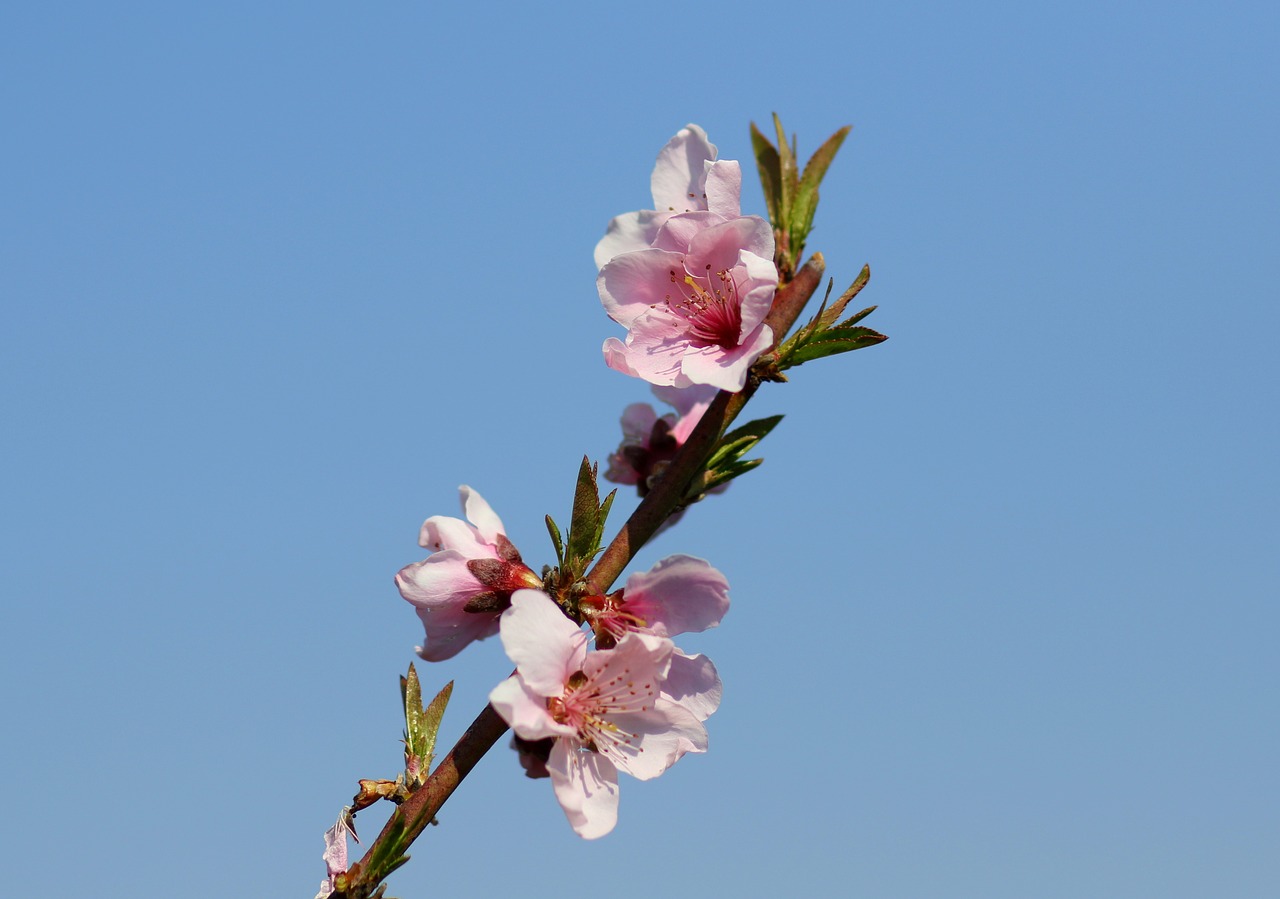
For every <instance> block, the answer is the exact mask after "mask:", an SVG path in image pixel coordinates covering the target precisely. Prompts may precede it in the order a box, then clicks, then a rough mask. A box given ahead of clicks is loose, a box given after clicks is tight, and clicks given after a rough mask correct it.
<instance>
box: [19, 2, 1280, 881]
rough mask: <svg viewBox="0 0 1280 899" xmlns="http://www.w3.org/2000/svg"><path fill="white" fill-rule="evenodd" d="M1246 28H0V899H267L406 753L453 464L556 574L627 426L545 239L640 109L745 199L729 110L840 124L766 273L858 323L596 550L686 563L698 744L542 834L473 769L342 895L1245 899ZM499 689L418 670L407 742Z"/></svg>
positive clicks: (1272, 289) (1252, 683)
mask: <svg viewBox="0 0 1280 899" xmlns="http://www.w3.org/2000/svg"><path fill="white" fill-rule="evenodd" d="M1278 39H1280V12H1277V7H1276V6H1275V4H1272V3H1220V4H1208V3H1205V4H1191V3H1174V4H1156V3H1150V4H1143V3H1118V4H1117V3H1092V2H1082V3H1072V4H1052V5H1051V4H1025V3H985V4H977V5H975V4H971V3H966V4H960V3H957V4H929V3H895V4H875V5H871V4H835V3H832V4H829V5H828V4H820V3H810V2H803V0H802V2H791V3H779V4H768V3H758V2H733V3H728V2H723V3H719V2H717V3H698V2H693V3H689V4H685V5H682V6H679V7H671V8H655V7H654V6H653V5H652V4H638V3H637V4H630V5H621V4H594V3H593V4H586V3H562V4H552V5H547V4H525V5H519V6H517V5H515V4H512V5H511V6H510V7H509V8H503V7H500V6H498V5H487V4H458V5H451V6H447V7H446V6H444V5H442V4H431V3H394V4H350V3H328V2H308V3H268V4H262V3H241V2H228V3H216V4H202V5H193V4H178V5H175V4H170V3H138V2H122V3H113V4H97V3H94V4H90V3H83V2H80V3H76V2H70V3H58V2H52V3H41V4H23V5H22V6H20V7H19V6H14V5H12V4H11V5H10V6H9V7H7V8H6V11H5V12H4V13H3V14H0V98H2V99H0V103H2V105H0V163H2V164H3V176H2V177H3V191H2V201H3V209H4V215H3V218H2V220H0V227H3V230H4V233H3V240H2V241H0V304H2V310H3V311H2V312H0V375H2V383H0V391H2V393H0V458H2V460H3V467H2V468H0V471H2V472H3V473H2V474H0V529H2V533H0V537H2V539H0V546H3V565H4V578H3V585H4V586H3V592H4V600H3V606H2V609H0V616H2V618H0V622H2V627H3V634H4V642H5V649H4V652H3V653H0V685H2V686H0V689H2V690H3V697H4V698H3V709H4V714H5V719H6V722H5V725H4V738H3V741H2V742H0V772H2V774H0V777H2V778H3V784H2V786H3V794H4V795H5V796H6V797H7V798H8V803H9V808H8V812H7V814H6V815H5V818H6V823H5V824H4V826H3V831H4V833H5V835H6V838H5V840H4V848H5V854H6V857H7V862H6V865H5V868H6V873H5V877H4V881H5V892H6V893H7V894H9V895H15V896H18V895H22V896H26V895H42V896H52V897H63V896H68V897H70V896H85V895H111V894H115V895H123V893H122V892H121V891H122V890H124V891H127V892H128V893H129V895H136V896H155V897H161V896H164V897H171V896H193V897H198V896H210V897H212V896H228V895H241V896H253V895H261V896H306V897H310V896H311V895H312V894H313V893H314V892H315V889H316V886H317V884H318V883H319V881H320V880H321V879H322V876H323V873H324V869H323V865H322V863H321V860H320V854H321V851H322V848H323V846H322V841H321V834H322V832H323V831H324V830H325V828H327V827H328V826H329V825H330V824H331V823H332V822H333V820H334V818H335V816H336V814H337V812H338V809H339V808H340V807H341V806H342V805H343V804H344V803H346V802H348V801H349V800H350V797H351V795H352V793H353V792H354V790H355V785H356V780H357V779H358V778H361V777H392V776H394V775H395V773H396V771H397V769H398V768H399V766H400V764H401V756H400V746H399V743H398V740H399V737H400V729H401V720H400V718H399V711H398V708H397V705H398V700H399V697H398V690H397V677H398V676H399V675H400V674H401V673H402V672H403V671H404V669H405V668H406V666H407V665H408V663H409V662H410V661H411V660H412V659H413V658H414V657H413V646H414V645H415V644H416V643H418V642H420V640H421V631H420V626H419V624H418V621H417V618H416V617H415V616H414V615H413V612H412V609H411V608H410V607H409V606H408V605H407V604H406V603H404V602H403V601H402V600H401V599H400V598H399V596H398V594H397V593H396V591H395V588H394V586H393V584H392V576H393V575H394V573H395V572H396V570H397V569H399V568H400V567H401V566H403V565H405V564H407V563H409V562H411V561H415V560H417V559H420V558H422V557H423V555H424V551H423V550H421V549H420V548H419V547H418V546H417V544H416V538H417V532H418V527H419V525H420V524H421V522H422V520H423V519H424V518H425V517H427V516H428V515H432V514H450V515H453V514H457V511H458V507H457V493H456V488H457V485H458V484H462V483H468V484H471V485H472V486H474V487H475V488H477V489H478V490H479V491H481V492H482V493H483V494H484V496H485V497H486V498H487V499H488V500H489V501H490V502H491V503H492V505H493V506H494V508H495V509H496V510H497V512H498V513H499V514H500V515H501V516H502V517H503V518H504V520H505V522H506V525H507V528H508V531H509V533H510V535H511V537H512V538H513V539H514V541H515V542H516V544H517V545H518V546H519V547H520V548H521V549H522V550H523V551H524V554H525V557H526V559H528V560H530V561H532V562H534V563H535V564H541V563H543V562H546V561H547V560H548V559H549V558H550V555H551V553H550V547H549V543H548V541H547V538H546V535H545V532H544V530H543V527H542V523H541V522H542V517H543V515H544V514H546V513H552V514H554V515H556V516H557V517H559V518H561V519H564V518H565V517H567V510H568V507H569V502H570V491H571V489H572V483H573V477H574V473H575V470H576V467H577V464H578V460H579V459H580V458H581V456H582V454H583V453H588V454H591V455H592V456H593V457H596V458H600V457H603V456H604V455H605V454H607V453H608V452H609V451H610V450H611V449H612V448H613V447H614V446H615V444H616V442H617V439H618V436H619V431H618V422H617V419H618V415H619V413H620V412H621V410H622V407H623V406H625V405H626V404H627V403H630V402H635V401H640V400H644V399H645V398H646V397H647V390H646V388H645V386H644V385H643V384H641V383H640V382H638V381H632V380H629V379H627V378H625V377H623V376H621V375H618V374H616V373H614V372H611V371H608V370H607V369H606V368H605V367H604V365H603V363H602V361H601V358H600V344H601V342H602V341H603V340H604V338H605V337H607V336H611V335H617V334H620V330H619V329H618V328H617V327H616V326H614V325H613V324H612V323H611V322H610V321H609V320H608V319H607V318H606V317H605V315H604V314H603V312H602V311H601V309H600V306H599V302H598V299H597V296H596V290H595V285H594V278H595V268H594V266H593V264H592V261H591V251H592V248H593V247H594V245H595V242H596V240H597V239H598V238H599V236H600V235H601V233H602V232H603V228H604V226H605V223H606V222H607V221H608V220H609V218H610V217H612V216H614V215H616V214H618V213H621V212H625V211H628V210H633V209H638V208H642V207H647V206H648V205H650V202H649V193H648V179H649V172H650V170H651V168H652V165H653V160H654V157H655V155H656V153H657V151H658V149H659V148H660V147H661V146H662V145H663V143H664V142H665V141H666V140H667V139H668V138H669V137H670V136H671V135H672V134H673V133H674V132H675V131H676V130H677V129H679V128H680V127H681V126H683V125H684V124H685V123H686V122H690V121H694V122H698V123H700V124H701V125H703V126H704V127H705V128H706V129H707V130H708V132H709V133H710V135H711V138H712V140H713V141H715V142H716V143H718V145H719V147H720V150H721V154H722V156H724V157H727V158H739V159H743V160H744V161H746V162H747V165H746V166H744V168H745V169H746V171H747V172H748V174H749V175H750V173H751V172H752V166H751V164H750V161H749V160H750V144H749V141H748V123H749V122H750V121H752V120H754V121H756V122H758V123H761V124H765V123H767V121H768V118H769V115H770V113H771V112H772V111H775V110H776V111H777V112H779V113H780V114H781V115H782V117H783V121H784V123H785V124H786V126H787V127H788V129H789V130H793V131H795V132H798V134H799V142H800V149H801V153H802V154H805V155H807V153H808V152H809V151H811V150H812V149H813V148H814V147H816V146H817V144H818V143H819V142H820V141H821V140H822V139H823V138H825V137H826V136H827V135H828V134H829V133H831V132H832V131H834V130H835V129H836V128H838V127H839V126H841V125H844V124H846V123H850V124H852V125H853V126H854V131H853V133H852V135H851V137H850V138H849V140H848V142H847V143H846V144H845V148H844V149H843V150H842V152H841V154H840V156H839V157H838V159H837V161H836V164H835V166H834V167H833V169H832V171H831V174H830V176H829V177H828V179H827V182H826V185H825V188H824V191H823V195H822V205H821V207H820V209H819V211H818V219H817V228H816V231H815V232H814V234H813V236H812V238H811V241H810V248H811V249H814V250H821V251H823V252H824V254H825V255H826V257H827V260H828V263H829V272H830V274H831V275H832V276H833V277H834V278H835V279H836V282H837V290H839V289H841V288H843V286H844V285H845V284H847V283H848V282H849V281H850V280H852V278H853V277H854V276H855V275H856V274H857V271H858V269H859V268H860V267H861V266H862V264H863V263H864V262H866V263H870V264H871V267H872V279H871V284H870V286H869V287H868V288H867V290H866V291H865V292H864V293H863V294H862V297H863V299H865V300H866V301H867V303H868V304H870V303H876V304H879V305H880V309H879V311H878V312H876V313H875V314H874V315H873V316H872V318H871V319H870V320H869V321H868V322H867V324H869V325H871V326H873V327H875V328H877V329H879V330H882V331H884V332H886V333H888V334H889V335H890V340H889V342H888V343H886V344H884V345H883V346H880V347H876V348H873V349H870V350H866V351H863V352H859V353H855V354H853V355H849V356H843V357H837V358H835V359H833V360H829V361H827V362H825V363H818V364H814V365H810V366H806V367H805V368H804V369H801V370H797V371H796V372H795V377H794V378H793V380H792V383H790V384H789V385H783V386H769V387H767V388H766V389H764V390H762V391H761V394H760V395H759V397H758V399H757V401H756V402H755V403H754V404H753V407H754V409H755V410H756V412H757V415H764V414H771V413H776V412H785V413H786V415H787V418H786V420H785V421H784V422H783V424H782V425H781V426H780V427H779V428H778V430H777V431H776V432H775V433H774V434H773V435H771V436H770V437H769V438H768V439H767V440H766V441H765V443H764V444H763V445H762V447H761V451H762V455H764V456H765V457H766V459H767V461H766V463H765V464H764V466H763V467H762V468H761V469H760V470H759V471H758V472H756V473H754V474H753V475H751V476H749V477H747V478H745V479H743V480H741V481H739V482H738V483H736V484H734V485H733V487H732V488H731V489H730V490H729V491H728V493H726V494H725V495H723V496H717V497H713V498H711V499H710V500H709V501H707V502H705V503H703V504H702V505H700V506H698V507H696V508H695V509H693V510H692V511H691V512H690V514H689V515H687V516H686V518H685V520H684V522H683V523H681V524H680V526H679V527H677V528H675V529H674V530H672V531H670V532H669V533H667V534H665V535H664V536H662V537H661V538H660V539H659V540H658V541H656V542H655V543H654V544H653V545H652V546H651V547H649V548H647V549H646V550H645V552H644V553H643V555H642V556H641V558H640V560H639V562H640V564H641V565H642V566H643V567H647V566H648V565H649V564H651V563H652V562H653V561H655V560H657V559H658V558H661V557H662V556H664V555H667V554H670V553H673V552H685V553H691V554H694V555H698V556H702V557H704V558H707V559H709V560H710V561H712V562H713V563H714V564H715V565H716V566H717V567H719V568H720V569H721V570H722V571H724V572H725V573H726V575H727V576H728V578H729V580H730V583H731V585H732V598H733V606H732V609H731V610H730V613H729V615H728V617H727V618H726V620H725V623H724V625H723V626H722V627H720V628H719V629H718V630H716V631H713V632H710V633H708V634H706V635H702V636H701V637H700V638H698V639H689V640H686V641H684V642H685V643H686V645H687V646H688V648H690V649H692V650H695V651H706V652H708V653H709V654H710V655H711V656H712V657H713V658H714V659H715V660H716V662H717V663H718V665H719V667H720V671H721V674H722V675H723V678H724V681H725V697H724V703H723V705H722V707H721V710H720V711H719V713H718V714H717V715H716V716H715V717H714V718H712V719H711V721H710V728H711V751H710V753H708V754H707V755H705V756H697V757H689V758H686V759H685V760H683V761H681V763H680V764H679V765H677V766H676V767H675V768H674V769H672V770H671V771H670V772H668V773H667V774H666V775H664V776H663V777H662V778H660V779H659V780H657V781H653V782H650V783H645V784H641V783H637V782H635V781H624V783H623V785H622V808H621V818H620V823H619V826H618V828H617V830H616V831H615V833H614V834H612V835H611V836H609V837H607V838H605V839H604V840H601V841H598V842H594V843H585V842H582V841H580V840H579V839H578V838H577V837H575V836H574V835H573V833H572V831H571V830H570V828H569V827H568V825H567V824H566V823H565V821H564V819H563V816H562V813H561V811H560V809H559V807H558V806H557V804H556V802H555V800H554V798H553V796H552V793H551V788H550V785H549V783H548V782H546V781H529V780H525V779H524V778H523V777H522V776H521V772H520V769H519V767H518V766H517V764H516V761H515V759H514V757H513V755H512V753H510V752H509V751H508V750H507V749H506V748H505V747H501V748H499V749H497V750H495V751H494V752H493V753H492V754H491V755H490V756H489V757H487V758H486V759H485V760H484V761H483V762H482V763H481V765H480V766H479V767H478V768H477V770H476V771H475V772H474V774H473V775H472V777H471V779H469V780H468V781H467V782H466V783H465V784H464V785H463V786H462V788H461V789H460V790H459V792H458V793H457V795H456V796H455V797H454V799H453V801H451V802H450V803H449V804H448V805H447V806H446V807H445V809H444V811H443V812H442V814H441V815H440V826H439V827H438V828H434V829H432V830H431V831H430V832H429V833H427V834H426V836H425V837H424V838H423V839H422V840H421V841H420V842H419V843H418V845H417V847H416V849H415V851H414V853H413V854H414V858H413V861H412V862H411V863H410V864H409V865H408V866H407V867H406V868H405V869H403V870H402V871H401V872H400V873H398V874H396V875H394V876H393V878H392V880H391V892H392V894H393V895H398V896H402V897H424V896H482V895H489V896H492V895H520V896H528V897H541V896H560V895H565V894H577V895H581V894H585V893H594V892H601V893H602V894H603V893H607V894H608V895H610V896H614V897H648V896H652V895H653V894H654V893H655V891H657V892H659V893H663V892H666V891H669V890H678V891H679V892H680V893H681V894H687V895H699V894H701V895H713V896H761V897H768V896H782V895H817V896H846V895H852V896H875V897H940V899H941V897H946V899H950V897H982V899H997V897H1028V896H1035V897H1064V899H1066V897H1072V899H1075V897H1081V896H1099V897H1111V896H1115V897H1162V899H1163V897H1202V896H1214V897H1259V896H1268V895H1280V852H1278V851H1277V850H1278V848H1280V801H1278V800H1280V765H1278V764H1277V759H1278V758H1280V701H1278V700H1277V687H1278V686H1280V658H1278V653H1277V638H1278V637H1280V611H1278V610H1277V593H1278V592H1280V591H1278V590H1277V583H1278V581H1280V577H1278V576H1280V474H1278V471H1277V459H1280V415H1278V409H1277V383H1278V378H1280V353H1278V352H1277V349H1276V340H1277V334H1278V333H1280V303H1278V302H1277V301H1278V300H1280V296H1278V291H1277V286H1276V285H1277V278H1276V260H1277V251H1278V249H1280V241H1278V240H1277V238H1278V236H1280V234H1278V232H1280V228H1278V227H1277V226H1278V224H1280V175H1278V170H1277V166H1276V152H1277V151H1276V147H1277V146H1278V145H1280V116H1277V112H1278V110H1280V103H1278V102H1277V101H1278V100H1280V65H1278V64H1277V62H1276V55H1275V53H1276V46H1277V41H1278ZM744 207H745V208H746V210H747V211H750V212H757V213H762V212H763V201H762V199H761V197H760V193H759V188H758V186H757V185H756V184H755V183H754V180H753V179H752V180H748V181H747V182H746V189H745V190H744ZM633 503H634V498H631V497H628V498H627V499H626V501H625V502H624V501H622V500H620V501H619V504H618V507H617V508H618V514H619V515H621V514H625V512H626V511H628V510H629V509H630V508H631V507H632V505H633ZM620 520H621V518H619V519H618V521H620ZM615 523H617V522H615ZM509 667H510V666H509V663H508V662H507V661H506V659H505V657H504V656H503V655H502V652H501V647H500V646H499V645H498V644H497V642H496V641H489V642H488V643H485V644H482V645H480V646H477V647H473V649H472V650H471V651H469V652H467V653H465V654H464V655H463V656H461V657H459V658H457V659H455V660H454V661H452V662H449V663H443V664H439V665H434V666H433V665H429V664H427V663H419V670H420V673H421V674H422V677H423V680H424V689H427V690H431V689H434V688H436V687H438V686H440V685H442V684H443V683H444V682H445V681H447V680H449V679H455V680H456V682H457V687H456V690H455V694H454V697H455V698H454V703H453V706H452V708H451V709H450V711H449V713H448V715H447V717H446V719H445V725H444V730H443V732H442V735H441V740H442V741H443V742H445V743H446V744H451V743H452V741H453V740H454V739H455V738H456V737H457V736H458V735H459V734H460V733H461V731H462V730H463V729H464V727H465V726H466V724H467V723H468V722H469V721H470V720H471V718H472V717H473V716H474V715H475V713H476V712H478V711H479V709H480V708H481V706H482V705H483V702H484V697H485V696H486V694H487V692H488V691H489V689H490V688H491V687H492V686H493V685H494V684H496V683H497V682H498V681H499V680H500V679H501V678H502V677H504V676H505V675H506V673H507V672H508V670H509ZM383 817H384V816H383V814H382V813H380V812H377V811H374V810H370V811H369V812H366V813H364V814H361V816H360V817H359V819H358V823H359V825H360V830H361V831H362V832H363V833H365V834H367V835H369V836H372V835H373V834H375V833H376V832H377V830H378V828H379V827H380V826H381V822H382V820H383Z"/></svg>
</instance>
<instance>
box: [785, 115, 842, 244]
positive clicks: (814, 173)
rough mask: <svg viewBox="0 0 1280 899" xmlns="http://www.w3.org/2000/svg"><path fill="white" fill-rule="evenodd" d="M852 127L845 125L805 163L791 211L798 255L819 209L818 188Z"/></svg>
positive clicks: (793, 235) (794, 241)
mask: <svg viewBox="0 0 1280 899" xmlns="http://www.w3.org/2000/svg"><path fill="white" fill-rule="evenodd" d="M851 128H852V126H850V125H845V126H844V127H843V128H841V129H840V130H839V131H837V132H836V133H835V134H833V135H831V136H830V137H828V138H827V139H826V141H824V142H823V144H822V146H820V147H819V148H818V149H817V150H816V151H815V152H814V154H813V155H812V156H810V157H809V161H808V162H807V163H805V167H804V175H803V176H802V177H801V178H800V182H799V184H798V186H797V188H796V196H795V205H794V206H793V207H792V209H791V219H790V221H789V223H788V224H789V225H790V226H791V234H792V241H793V246H795V248H796V253H797V255H798V254H799V251H800V248H801V247H802V246H803V244H804V239H805V237H807V236H808V234H809V231H810V230H811V229H812V228H813V215H814V213H815V212H816V211H817V209H818V186H819V185H820V184H821V183H822V179H823V177H825V176H826V174H827V168H828V167H829V166H830V165H831V160H833V159H834V158H835V155H836V152H837V151H838V150H839V149H840V145H841V144H843V143H844V139H845V137H847V136H848V134H849V131H850V130H851Z"/></svg>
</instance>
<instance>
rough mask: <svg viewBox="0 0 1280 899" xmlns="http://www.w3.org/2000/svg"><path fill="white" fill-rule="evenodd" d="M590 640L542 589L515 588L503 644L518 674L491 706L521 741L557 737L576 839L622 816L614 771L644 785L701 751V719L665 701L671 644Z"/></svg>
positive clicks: (559, 770)
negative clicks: (601, 645)
mask: <svg viewBox="0 0 1280 899" xmlns="http://www.w3.org/2000/svg"><path fill="white" fill-rule="evenodd" d="M587 642H588V637H587V635H586V634H585V633H584V632H583V631H582V630H581V629H580V628H579V627H578V626H577V625H575V624H574V623H573V622H572V621H570V620H569V619H568V618H567V617H565V615H564V614H563V613H562V612H561V611H560V609H559V608H558V607H557V606H556V605H555V603H553V602H552V601H551V599H550V598H549V597H548V596H547V595H546V594H545V593H542V592H541V591H537V590H519V591H517V592H516V593H515V595H514V596H513V597H512V599H511V607H510V608H509V609H508V610H507V611H506V612H503V613H502V645H503V647H504V648H505V649H506V651H507V655H508V656H510V657H511V659H512V661H514V662H515V663H516V674H515V675H513V676H512V677H510V678H508V679H507V680H506V681H504V682H503V683H501V684H499V685H498V686H497V687H495V688H494V689H493V691H492V692H491V693H490V694H489V701H490V702H491V703H492V704H493V707H494V709H495V710H497V712H498V714H499V715H501V716H502V718H503V720H505V721H506V722H507V723H508V724H510V725H511V728H512V729H513V730H514V731H515V732H516V734H517V735H518V736H520V737H522V738H523V739H525V740H542V739H546V738H548V737H550V738H553V739H554V743H553V745H552V747H551V753H550V756H549V757H548V759H547V770H548V771H549V772H550V774H551V783H552V787H553V788H554V791H555V794H556V799H557V800H559V802H560V807H561V808H562V809H563V810H564V813H565V816H566V817H567V818H568V819H569V823H570V824H571V825H572V826H573V829H574V830H575V831H576V832H577V833H578V835H579V836H582V837H585V838H587V839H594V838H596V837H600V836H604V835H605V834H606V833H608V832H609V831H611V830H612V829H613V827H614V824H616V823H617V818H618V771H619V770H621V771H625V772H626V773H628V774H630V775H631V776H633V777H636V778H639V779H641V780H648V779H650V778H653V777H657V776H658V775H659V774H661V773H662V772H664V771H665V770H667V768H669V767H670V766H671V765H672V764H673V763H674V762H675V761H676V760H677V759H678V758H679V757H680V756H681V755H682V754H683V753H684V752H686V751H705V750H706V744H707V736H706V728H704V727H703V725H702V723H701V721H699V720H698V718H697V716H696V715H694V714H693V713H692V712H690V711H689V710H688V709H686V708H684V707H683V706H681V705H679V704H677V703H675V702H672V701H670V700H669V699H667V698H665V697H663V696H662V695H660V687H661V684H662V681H663V680H664V678H665V677H666V675H667V673H668V669H669V668H670V665H671V654H672V644H671V641H670V640H668V639H667V638H665V637H659V636H654V635H651V634H640V633H634V632H632V633H628V634H626V635H625V636H624V637H623V638H622V640H620V641H618V643H617V645H616V646H615V647H614V648H612V649H600V650H596V651H594V652H588V651H587Z"/></svg>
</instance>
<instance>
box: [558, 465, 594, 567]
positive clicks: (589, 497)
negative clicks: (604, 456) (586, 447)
mask: <svg viewBox="0 0 1280 899" xmlns="http://www.w3.org/2000/svg"><path fill="white" fill-rule="evenodd" d="M600 530H601V525H600V491H599V488H598V487H597V486H596V467H595V466H594V465H592V464H591V460H590V459H588V458H587V457H586V456H583V457H582V465H581V466H580V467H579V468H578V484H577V487H576V488H575V489H574V491H573V519H572V520H571V521H570V522H569V544H568V547H567V550H568V552H567V554H566V558H567V559H576V560H581V561H585V560H587V559H589V558H591V557H592V556H593V555H594V554H595V551H596V545H597V540H598V539H599V538H598V535H599V534H600Z"/></svg>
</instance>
